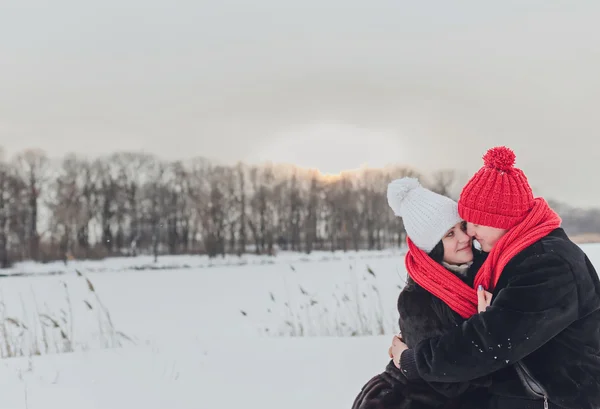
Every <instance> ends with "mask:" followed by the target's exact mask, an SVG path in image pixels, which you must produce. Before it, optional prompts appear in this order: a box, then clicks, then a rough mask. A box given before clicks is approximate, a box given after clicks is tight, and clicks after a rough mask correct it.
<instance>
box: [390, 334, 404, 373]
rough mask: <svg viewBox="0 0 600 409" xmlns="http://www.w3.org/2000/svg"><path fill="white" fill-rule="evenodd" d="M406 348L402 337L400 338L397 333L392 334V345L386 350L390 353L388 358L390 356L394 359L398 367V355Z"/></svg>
mask: <svg viewBox="0 0 600 409" xmlns="http://www.w3.org/2000/svg"><path fill="white" fill-rule="evenodd" d="M407 349H408V346H406V344H405V343H404V341H403V340H402V338H400V337H399V336H398V335H394V338H392V346H391V347H390V349H389V351H388V352H389V354H390V358H392V360H393V361H394V365H396V368H398V369H400V356H401V355H402V352H404V351H406V350H407Z"/></svg>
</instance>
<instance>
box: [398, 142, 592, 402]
mask: <svg viewBox="0 0 600 409" xmlns="http://www.w3.org/2000/svg"><path fill="white" fill-rule="evenodd" d="M483 159H484V166H483V167H482V168H481V169H480V170H479V171H478V172H477V173H476V174H475V175H474V176H473V177H472V178H471V180H470V181H469V182H468V183H467V185H466V186H465V187H464V189H463V191H462V192H461V196H460V199H459V202H458V205H459V213H460V216H461V217H462V218H463V219H464V220H466V221H467V222H468V229H467V231H468V233H469V235H471V236H472V237H474V238H475V239H476V240H478V241H479V243H480V244H481V247H482V250H483V251H485V252H488V253H489V255H488V257H487V260H486V262H485V263H484V265H483V266H482V268H481V269H480V270H479V272H478V273H477V277H476V279H475V286H476V287H479V288H480V291H479V294H480V295H482V294H483V291H482V290H488V291H490V292H492V297H493V298H492V303H491V306H490V307H489V308H488V309H487V310H485V311H484V312H481V313H479V314H476V315H473V316H472V317H471V318H469V319H468V320H467V321H465V322H464V323H463V324H462V325H461V326H458V327H456V328H455V329H453V330H452V331H449V332H448V333H446V334H444V335H442V336H438V337H435V338H430V339H428V340H425V341H423V342H421V343H419V344H418V345H417V346H416V347H415V348H414V349H408V348H407V347H406V345H404V344H403V343H402V341H401V340H400V339H398V338H395V339H394V341H393V345H392V348H391V353H392V355H393V361H394V364H395V365H396V366H397V367H398V368H400V370H401V372H402V373H403V374H404V375H405V376H406V377H407V378H408V379H409V380H410V379H423V380H425V381H427V382H466V381H470V380H473V379H476V378H480V377H484V376H487V375H490V376H491V379H492V382H491V386H490V387H489V390H490V392H491V393H492V396H493V397H492V400H491V401H490V402H488V403H483V402H482V406H484V405H487V407H488V408H511V409H520V408H536V407H539V408H540V409H541V408H542V407H545V408H572V409H575V408H579V409H593V408H600V281H599V279H598V275H597V273H596V271H595V270H594V267H593V266H592V264H591V263H590V261H589V260H588V258H587V256H586V255H585V254H584V252H583V251H582V250H581V249H580V248H579V247H578V246H577V245H575V244H574V243H572V242H571V241H570V240H569V238H568V237H567V235H566V234H565V232H564V231H563V230H562V229H561V228H560V218H559V217H558V216H557V215H556V213H554V212H553V211H552V210H551V209H550V208H549V207H548V205H547V203H546V202H545V201H544V200H543V199H541V198H537V199H534V198H533V194H532V191H531V187H530V186H529V183H528V181H527V178H526V177H525V175H524V174H523V172H522V171H521V170H520V169H517V168H515V167H514V162H515V155H514V153H513V152H512V151H511V150H510V149H508V148H506V147H498V148H492V149H490V150H489V151H488V152H487V153H486V155H485V156H484V158H483ZM538 405H539V406H538Z"/></svg>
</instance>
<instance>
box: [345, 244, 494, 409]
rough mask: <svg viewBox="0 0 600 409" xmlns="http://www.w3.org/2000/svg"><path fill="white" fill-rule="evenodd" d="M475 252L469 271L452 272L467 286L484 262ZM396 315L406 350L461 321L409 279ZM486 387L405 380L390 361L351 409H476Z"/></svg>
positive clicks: (481, 381) (485, 383)
mask: <svg viewBox="0 0 600 409" xmlns="http://www.w3.org/2000/svg"><path fill="white" fill-rule="evenodd" d="M475 252H476V257H475V260H474V262H473V264H472V265H471V266H470V267H469V268H468V269H466V270H465V271H462V272H456V271H453V272H454V273H455V274H456V275H457V276H458V277H460V278H461V279H463V281H465V282H466V283H467V284H469V285H472V282H473V278H474V276H475V274H476V273H477V270H478V269H479V267H480V266H481V264H482V263H483V261H484V260H485V256H484V255H483V254H482V253H480V252H477V251H475ZM398 313H399V317H400V318H399V326H400V332H401V334H402V338H403V339H404V341H405V343H406V344H407V345H408V346H409V347H413V346H415V345H417V344H418V343H419V342H421V341H423V340H426V339H428V338H430V337H434V336H438V335H441V334H443V333H445V332H447V331H448V330H450V329H451V328H455V327H456V326H457V325H460V324H461V323H462V322H463V321H464V319H463V318H462V317H461V316H460V315H458V314H457V313H455V312H454V311H453V310H452V309H451V308H450V307H448V305H446V304H445V303H444V302H443V301H441V300H440V299H438V298H437V297H435V296H434V295H432V294H431V293H429V292H428V291H427V290H425V289H423V288H422V287H421V286H419V285H418V284H417V283H415V282H414V281H413V280H412V279H410V278H409V279H408V280H407V284H406V286H405V287H404V288H403V289H402V291H401V292H400V295H399V297H398ZM486 386H489V382H488V380H487V379H486V378H482V379H478V380H476V381H471V382H460V383H442V382H425V381H423V380H414V381H408V380H407V379H406V377H405V376H404V375H403V374H402V373H401V372H400V370H399V369H397V368H396V367H395V366H394V364H393V362H391V361H390V362H389V363H388V365H387V367H386V370H385V371H384V372H383V373H381V374H379V375H376V376H375V377H373V378H372V379H371V380H370V381H369V382H368V383H367V384H366V385H365V386H364V387H363V389H362V391H361V393H360V394H359V396H357V398H356V400H355V402H354V406H353V409H434V408H436V409H441V408H443V409H459V408H462V409H469V408H473V409H475V408H480V407H482V404H483V405H485V404H484V402H485V401H486V399H487V397H488V393H487V390H486V388H485V387H486Z"/></svg>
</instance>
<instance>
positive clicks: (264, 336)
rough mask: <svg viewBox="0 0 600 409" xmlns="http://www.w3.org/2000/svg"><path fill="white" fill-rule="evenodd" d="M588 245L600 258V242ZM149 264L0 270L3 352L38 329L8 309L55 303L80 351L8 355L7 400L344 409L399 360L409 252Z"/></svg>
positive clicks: (2, 389)
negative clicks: (395, 347) (393, 342)
mask: <svg viewBox="0 0 600 409" xmlns="http://www.w3.org/2000/svg"><path fill="white" fill-rule="evenodd" d="M582 247H583V248H584V249H585V251H586V252H587V253H588V255H589V256H590V257H591V259H592V262H593V263H594V264H595V265H600V245H596V244H584V245H582ZM151 263H152V261H151V260H150V259H145V258H143V257H138V258H135V259H123V260H118V259H110V260H106V261H104V262H91V261H90V262H73V263H71V264H70V265H68V266H64V265H63V264H62V263H56V264H47V265H34V264H31V263H24V264H22V265H20V264H17V265H16V266H14V267H13V268H11V269H9V270H6V271H5V272H6V273H7V274H9V275H10V274H21V273H26V272H27V273H35V274H36V275H35V276H26V277H23V276H15V277H6V278H2V279H1V281H0V291H1V294H2V299H3V304H2V314H3V317H4V318H5V321H4V331H5V332H4V333H5V334H6V331H8V332H9V333H10V334H11V335H10V338H9V340H10V341H8V345H6V342H7V341H4V342H5V344H3V345H2V348H3V353H6V348H11V349H12V350H13V351H15V350H19V349H22V350H23V352H26V350H27V349H28V348H32V343H33V342H34V341H36V339H32V338H28V336H25V335H19V334H21V333H23V332H24V333H27V334H32V331H31V330H24V329H23V328H19V327H18V326H17V325H15V324H14V323H13V324H11V322H8V321H6V318H8V317H10V318H13V319H14V320H15V321H16V322H19V323H22V324H23V325H26V326H28V328H32V327H33V326H34V325H36V322H39V320H40V319H39V315H43V314H48V315H49V316H51V317H56V319H57V321H58V325H59V327H60V328H53V326H47V325H45V326H44V327H45V328H46V331H47V334H46V335H45V338H43V339H46V340H47V343H48V344H50V345H51V346H58V345H60V343H61V342H63V339H62V337H61V336H60V331H61V330H64V331H65V332H66V333H67V335H68V339H69V341H70V342H72V344H73V349H74V350H75V352H71V353H60V354H56V353H50V354H44V355H41V356H33V357H16V358H10V359H3V360H2V361H0V374H1V375H0V377H1V379H2V380H3V381H2V383H1V384H0V396H2V402H3V403H2V406H3V407H6V408H14V409H20V408H29V409H31V408H35V409H37V408H66V409H70V408H81V407H86V408H113V409H117V408H124V409H129V408H132V407H143V408H157V409H158V408H165V407H176V408H223V409H225V408H235V407H240V406H241V405H245V406H249V407H259V406H260V407H262V408H274V409H275V408H280V407H282V406H286V407H289V408H298V409H300V408H305V407H307V406H308V407H327V408H340V409H341V408H348V407H350V406H351V404H352V400H353V399H354V396H355V395H356V393H357V392H358V390H359V389H360V387H361V386H362V385H363V383H364V382H366V380H368V378H370V377H371V376H372V375H374V374H375V373H378V372H380V371H381V370H383V367H384V366H385V364H386V363H387V356H386V351H387V347H388V346H389V341H390V338H391V336H392V335H393V334H394V332H395V331H396V329H397V327H396V322H395V321H396V319H397V313H396V311H395V300H396V297H397V295H398V293H399V287H401V286H402V285H403V284H404V281H405V269H404V265H403V255H402V251H401V250H396V251H394V250H389V251H379V252H367V251H361V252H348V253H343V252H335V253H330V252H315V253H313V254H311V255H308V256H307V255H302V254H293V253H292V254H280V255H279V256H277V257H276V258H271V257H259V256H246V257H242V258H241V259H240V258H237V257H227V258H225V259H216V260H212V261H211V260H209V259H208V258H205V257H202V256H196V257H191V256H187V257H186V256H181V257H165V258H164V259H161V260H159V262H158V266H157V267H161V269H155V270H141V269H140V268H141V267H142V266H144V265H145V264H151ZM152 264H153V263H152ZM178 265H179V267H178ZM163 267H164V269H163ZM50 272H51V273H52V274H51V275H50V274H48V273H50ZM77 272H79V273H80V274H81V276H80V275H78V274H77ZM87 280H89V281H90V282H91V283H92V285H93V291H92V290H91V289H90V286H89V284H88V282H87ZM132 294H135V296H132ZM132 300H134V302H132ZM88 304H89V305H88ZM31 306H35V307H31ZM90 306H91V307H92V308H90ZM103 308H106V311H109V312H110V320H111V321H112V325H109V324H108V322H107V318H106V316H105V313H104V312H103V311H98V309H99V310H102V309H103ZM36 309H37V310H36ZM65 311H66V317H67V319H66V322H64V321H63V320H62V319H61V318H62V317H63V313H64V312H65ZM42 322H43V319H42ZM40 328H41V327H40ZM352 335H354V336H352ZM36 336H37V340H38V341H40V340H42V337H43V336H42V335H41V334H39V333H38V334H37V335H36ZM42 343H43V342H42ZM117 344H118V345H117Z"/></svg>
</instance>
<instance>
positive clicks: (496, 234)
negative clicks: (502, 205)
mask: <svg viewBox="0 0 600 409" xmlns="http://www.w3.org/2000/svg"><path fill="white" fill-rule="evenodd" d="M507 231H508V230H504V229H497V228H495V227H489V226H481V225H479V224H473V223H468V222H467V234H468V235H469V236H471V237H472V238H474V239H475V240H477V241H478V242H479V244H480V245H481V249H482V250H483V251H485V252H486V253H489V252H490V251H491V250H492V249H493V248H494V245H495V244H496V243H497V242H498V240H500V239H501V238H502V236H504V235H505V234H506V232H507Z"/></svg>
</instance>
